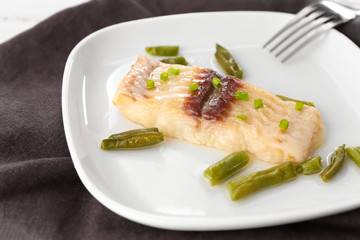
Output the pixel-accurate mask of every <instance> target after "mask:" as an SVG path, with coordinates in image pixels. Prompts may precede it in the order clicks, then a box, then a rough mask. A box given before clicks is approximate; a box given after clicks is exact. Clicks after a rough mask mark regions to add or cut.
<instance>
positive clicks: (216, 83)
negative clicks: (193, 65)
mask: <svg viewBox="0 0 360 240" xmlns="http://www.w3.org/2000/svg"><path fill="white" fill-rule="evenodd" d="M212 83H213V84H214V86H215V87H220V86H222V82H221V81H220V79H218V78H217V77H214V78H213V80H212Z"/></svg>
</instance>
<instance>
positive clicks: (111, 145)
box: [101, 132, 164, 150]
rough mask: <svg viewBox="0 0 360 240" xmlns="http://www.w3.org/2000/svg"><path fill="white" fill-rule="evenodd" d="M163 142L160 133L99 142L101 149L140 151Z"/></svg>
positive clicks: (141, 134)
mask: <svg viewBox="0 0 360 240" xmlns="http://www.w3.org/2000/svg"><path fill="white" fill-rule="evenodd" d="M163 140H164V136H163V134H162V133H161V132H143V133H134V134H130V135H126V136H123V137H118V138H107V139H104V140H102V142H101V149H103V150H126V149H141V148H145V147H148V146H151V145H154V144H157V143H159V142H162V141H163Z"/></svg>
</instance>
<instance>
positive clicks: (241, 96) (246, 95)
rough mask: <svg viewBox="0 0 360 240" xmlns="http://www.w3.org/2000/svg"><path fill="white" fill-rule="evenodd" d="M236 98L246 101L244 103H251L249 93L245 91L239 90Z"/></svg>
mask: <svg viewBox="0 0 360 240" xmlns="http://www.w3.org/2000/svg"><path fill="white" fill-rule="evenodd" d="M235 97H236V99H239V100H244V101H249V99H250V97H249V93H248V92H244V91H240V90H237V92H236V94H235Z"/></svg>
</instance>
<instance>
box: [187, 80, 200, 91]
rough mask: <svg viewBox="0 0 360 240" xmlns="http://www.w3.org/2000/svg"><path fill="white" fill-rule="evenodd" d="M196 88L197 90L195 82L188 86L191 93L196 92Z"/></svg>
mask: <svg viewBox="0 0 360 240" xmlns="http://www.w3.org/2000/svg"><path fill="white" fill-rule="evenodd" d="M198 88H199V85H198V83H197V82H194V83H191V84H190V85H189V89H190V91H191V92H193V91H196V90H198Z"/></svg>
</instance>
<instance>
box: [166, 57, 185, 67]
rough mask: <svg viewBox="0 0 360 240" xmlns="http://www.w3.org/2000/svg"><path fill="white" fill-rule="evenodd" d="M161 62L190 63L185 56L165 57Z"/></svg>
mask: <svg viewBox="0 0 360 240" xmlns="http://www.w3.org/2000/svg"><path fill="white" fill-rule="evenodd" d="M160 62H163V63H168V64H180V65H185V66H186V65H188V62H187V61H186V59H185V58H184V57H183V56H179V57H172V58H164V59H161V60H160Z"/></svg>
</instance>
